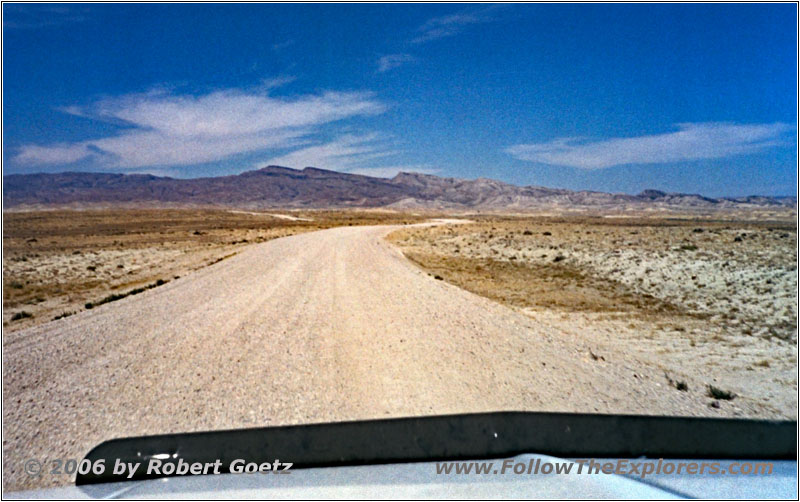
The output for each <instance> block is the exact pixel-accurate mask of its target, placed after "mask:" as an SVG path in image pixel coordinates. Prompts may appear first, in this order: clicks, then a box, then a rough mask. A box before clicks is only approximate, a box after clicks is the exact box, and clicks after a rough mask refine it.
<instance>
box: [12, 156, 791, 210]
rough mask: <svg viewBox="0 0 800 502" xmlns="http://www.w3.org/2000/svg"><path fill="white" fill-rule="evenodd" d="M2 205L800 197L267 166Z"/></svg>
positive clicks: (23, 195) (140, 177)
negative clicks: (609, 189) (613, 189)
mask: <svg viewBox="0 0 800 502" xmlns="http://www.w3.org/2000/svg"><path fill="white" fill-rule="evenodd" d="M3 187H4V188H3V207H4V208H8V209H11V208H20V207H58V206H75V205H78V206H81V205H98V204H101V205H114V204H138V205H145V206H170V207H174V206H223V207H242V208H251V209H260V208H263V209H266V208H275V207H285V208H347V207H362V208H370V207H372V208H381V207H386V208H397V209H401V208H402V209H413V208H431V209H434V208H438V209H534V208H542V207H547V206H560V207H572V206H579V207H582V206H588V207H613V206H629V205H635V206H669V207H709V208H724V207H740V206H781V207H789V206H794V205H796V202H797V198H796V197H767V196H759V195H752V196H746V197H728V198H711V197H705V196H702V195H699V194H685V193H668V192H663V191H660V190H653V189H648V190H644V191H642V192H641V193H639V194H637V195H630V194H621V193H606V192H596V191H589V190H579V191H573V190H566V189H561V188H548V187H543V186H518V185H512V184H510V183H505V182H502V181H498V180H494V179H490V178H477V179H473V180H469V179H462V178H445V177H440V176H435V175H432V174H423V173H414V172H400V173H398V174H397V175H396V176H394V177H393V178H375V177H371V176H366V175H360V174H350V173H343V172H339V171H331V170H327V169H321V168H317V167H306V168H304V169H293V168H289V167H283V166H272V165H271V166H266V167H263V168H260V169H256V170H251V171H245V172H243V173H240V174H234V175H226V176H216V177H203V178H189V179H183V178H171V177H168V176H155V175H151V174H118V173H91V172H61V173H35V174H11V175H5V176H3Z"/></svg>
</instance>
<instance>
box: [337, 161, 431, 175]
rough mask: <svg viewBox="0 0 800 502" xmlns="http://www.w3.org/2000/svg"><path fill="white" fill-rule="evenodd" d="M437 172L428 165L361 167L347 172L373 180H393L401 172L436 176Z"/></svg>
mask: <svg viewBox="0 0 800 502" xmlns="http://www.w3.org/2000/svg"><path fill="white" fill-rule="evenodd" d="M439 171H440V170H439V169H435V168H433V167H431V166H429V165H428V164H409V165H400V166H385V167H361V168H358V169H352V170H350V171H348V172H349V173H350V174H362V175H364V176H372V177H374V178H393V177H395V176H396V175H397V174H398V173H401V172H405V173H422V174H436V173H438V172H439Z"/></svg>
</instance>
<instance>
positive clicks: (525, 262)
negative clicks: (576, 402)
mask: <svg viewBox="0 0 800 502" xmlns="http://www.w3.org/2000/svg"><path fill="white" fill-rule="evenodd" d="M391 239H392V241H393V242H395V243H396V244H398V245H399V246H401V248H402V249H403V251H404V253H405V254H406V255H407V256H408V257H409V258H410V259H412V260H413V261H414V262H416V263H417V264H418V265H420V266H421V267H423V269H425V270H427V271H428V272H429V273H430V274H432V275H435V276H439V277H441V278H443V279H444V280H445V281H448V282H451V283H453V284H455V285H458V286H460V287H463V288H465V289H467V290H469V291H473V292H475V293H477V294H480V295H483V296H486V297H488V298H491V299H493V300H495V301H498V302H500V303H503V304H504V305H507V306H509V307H511V308H513V309H515V310H516V311H518V312H520V313H523V314H525V315H527V316H529V317H531V318H533V319H535V320H536V321H537V322H540V323H542V324H546V325H549V326H552V327H553V328H557V329H559V330H562V331H564V332H568V333H572V334H573V335H574V336H575V337H578V338H580V339H582V340H584V341H585V342H586V343H588V344H590V345H592V346H593V347H595V349H594V350H595V351H596V353H597V354H602V355H603V357H605V359H606V360H607V361H614V362H618V361H624V360H630V359H636V360H638V361H641V362H642V363H643V364H646V365H647V366H648V367H651V368H653V369H654V370H660V371H661V372H662V374H663V381H664V382H665V383H667V384H669V385H672V386H673V387H675V386H677V384H678V382H680V383H682V384H684V385H685V386H686V387H688V388H687V389H686V390H685V392H688V393H690V394H694V395H695V396H696V397H697V398H698V399H705V401H706V402H705V405H706V406H721V407H722V408H724V407H725V406H726V405H727V402H724V401H720V400H718V399H715V398H713V397H710V396H709V395H708V394H709V392H708V386H709V385H713V386H715V387H717V388H721V389H724V390H727V391H730V392H733V393H734V394H736V395H737V396H739V397H737V398H735V399H734V400H733V401H735V400H736V399H739V398H740V397H741V396H748V397H749V398H751V399H754V400H756V401H758V402H760V403H762V404H763V406H764V407H765V408H769V409H772V410H775V411H777V412H779V413H780V414H781V415H783V416H785V417H789V418H796V417H797V376H796V372H797V324H796V319H797V268H796V261H797V253H796V246H797V232H796V228H795V227H794V223H787V222H783V223H781V222H772V223H768V224H754V223H752V222H742V221H738V222H737V221H722V222H719V221H676V220H674V219H655V218H648V219H642V218H638V219H637V218H627V219H620V218H594V219H592V218H585V217H581V218H574V219H557V218H502V217H494V218H484V221H482V222H479V223H475V224H471V225H464V226H459V227H446V228H445V227H438V228H427V229H420V228H415V229H406V230H402V231H399V232H397V233H395V234H393V235H392V236H391Z"/></svg>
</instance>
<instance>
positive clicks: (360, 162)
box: [265, 133, 398, 172]
mask: <svg viewBox="0 0 800 502" xmlns="http://www.w3.org/2000/svg"><path fill="white" fill-rule="evenodd" d="M397 153H398V151H397V150H396V149H394V148H393V147H392V145H391V144H390V143H389V142H388V141H387V140H386V139H385V138H384V137H382V136H381V135H379V134H376V133H369V134H346V135H343V136H339V137H338V138H336V139H334V140H332V141H329V142H326V143H318V144H313V145H310V146H305V147H303V148H300V149H298V150H295V151H293V152H290V153H287V154H285V155H281V156H280V157H274V158H272V159H270V160H269V161H267V162H265V164H273V165H279V166H286V167H294V168H297V169H300V168H303V167H309V166H311V167H320V168H324V169H332V170H335V171H345V172H352V171H354V170H356V169H363V168H365V167H369V166H370V165H374V163H375V162H376V160H378V159H383V158H386V157H390V156H392V155H396V154H397Z"/></svg>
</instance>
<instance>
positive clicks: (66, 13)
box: [3, 4, 89, 29]
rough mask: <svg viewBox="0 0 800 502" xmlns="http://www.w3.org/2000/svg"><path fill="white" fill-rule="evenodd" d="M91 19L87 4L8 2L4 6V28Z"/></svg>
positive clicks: (58, 24) (33, 26)
mask: <svg viewBox="0 0 800 502" xmlns="http://www.w3.org/2000/svg"><path fill="white" fill-rule="evenodd" d="M88 19H89V9H88V8H86V7H85V6H78V5H65V4H45V5H36V4H7V5H4V6H3V28H6V29H26V28H27V29H34V28H46V27H49V26H60V25H65V24H72V23H80V22H83V21H87V20H88Z"/></svg>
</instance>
